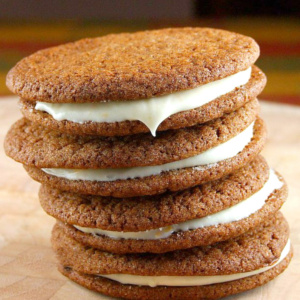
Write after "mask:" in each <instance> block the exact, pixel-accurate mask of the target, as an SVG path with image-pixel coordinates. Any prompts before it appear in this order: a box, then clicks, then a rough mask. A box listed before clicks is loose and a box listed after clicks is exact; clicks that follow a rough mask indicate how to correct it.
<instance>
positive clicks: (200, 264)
mask: <svg viewBox="0 0 300 300" xmlns="http://www.w3.org/2000/svg"><path fill="white" fill-rule="evenodd" d="M288 235H289V229H288V225H287V222H286V221H285V219H284V218H283V216H282V214H281V213H277V214H276V216H274V217H272V218H271V219H269V220H268V221H267V222H266V223H265V224H263V225H261V226H259V227H257V228H255V229H253V230H252V231H249V232H247V233H245V234H243V235H241V236H239V237H237V238H234V239H231V240H227V241H225V242H222V243H216V244H214V245H212V246H203V247H195V248H191V249H188V250H178V251H174V252H169V253H165V254H151V253H147V254H124V255H117V254H112V253H108V252H102V251H99V250H96V249H93V248H88V247H85V246H83V245H81V244H80V243H78V242H76V241H74V240H73V239H71V238H69V237H68V236H67V235H65V233H64V231H63V230H62V229H61V227H60V226H59V225H56V226H55V227H54V229H53V232H52V245H53V248H54V250H55V252H56V255H57V258H58V260H59V264H60V267H59V270H60V271H61V272H62V273H63V274H65V275H66V276H68V277H70V278H71V279H72V280H74V281H76V282H78V283H79V284H82V285H84V286H86V287H88V288H90V289H93V290H96V291H98V292H101V293H105V294H107V295H110V296H114V297H122V298H128V299H217V298H220V297H223V296H227V295H230V294H234V293H238V292H241V291H244V290H248V289H251V288H255V287H256V286H259V285H261V284H264V283H266V282H268V281H269V280H271V279H273V278H274V277H276V276H277V275H279V274H280V273H281V272H282V271H283V270H284V269H285V268H286V267H287V265H288V263H289V261H290V259H291V257H292V250H290V252H289V254H288V255H287V256H286V257H285V259H283V260H282V262H281V263H279V264H277V265H276V266H275V267H273V268H271V269H269V270H268V271H266V272H263V273H260V274H258V275H254V276H251V277H245V278H244V279H238V280H235V281H229V282H227V283H217V284H213V285H205V286H194V287H191V286H190V287H176V286H175V287H170V286H161V287H160V286H157V287H149V286H143V285H132V284H126V285H125V284H120V283H119V282H117V281H115V280H109V279H105V278H103V277H102V276H101V275H105V274H130V275H137V276H138V277H142V276H182V277H183V279H184V276H219V275H230V274H238V273H244V272H251V271H254V270H258V269H260V268H263V267H268V266H271V265H272V264H274V262H276V261H277V260H278V259H279V257H280V255H281V253H282V251H283V249H284V248H285V245H287V242H288ZM95 275H98V276H95Z"/></svg>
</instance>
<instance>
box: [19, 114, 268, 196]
mask: <svg viewBox="0 0 300 300" xmlns="http://www.w3.org/2000/svg"><path fill="white" fill-rule="evenodd" d="M265 140H266V127H265V124H264V122H263V121H262V120H261V119H259V118H258V119H257V120H256V122H255V126H254V136H253V138H252V140H251V142H250V143H249V144H248V145H247V146H246V147H245V148H244V149H243V150H242V151H241V152H239V153H238V154H237V155H236V156H234V157H232V158H229V159H226V160H223V161H221V162H218V163H216V164H213V165H209V166H201V167H192V168H184V169H179V170H172V171H167V172H163V173H161V174H158V175H152V176H148V177H144V178H134V179H126V180H116V181H110V182H103V181H102V182H101V181H87V180H69V179H65V178H60V177H56V176H53V175H50V174H47V173H45V172H43V171H42V170H41V169H39V168H36V167H31V166H26V165H24V168H25V169H26V171H27V172H28V174H29V175H30V176H31V177H32V178H33V179H35V180H37V181H39V182H41V183H45V184H47V185H49V186H52V187H54V188H57V189H60V190H64V191H70V192H75V193H80V194H92V195H102V196H113V197H135V196H141V195H154V194H161V193H164V192H166V191H178V190H184V189H187V188H189V187H192V186H196V185H199V184H202V183H205V182H207V181H211V180H216V179H219V178H221V177H222V176H225V175H226V174H229V173H231V172H233V171H234V170H237V169H239V168H241V167H243V166H244V165H246V164H247V163H249V162H250V161H252V160H253V159H254V158H255V157H256V156H257V155H258V153H259V152H260V151H261V150H262V148H263V145H264V143H265Z"/></svg>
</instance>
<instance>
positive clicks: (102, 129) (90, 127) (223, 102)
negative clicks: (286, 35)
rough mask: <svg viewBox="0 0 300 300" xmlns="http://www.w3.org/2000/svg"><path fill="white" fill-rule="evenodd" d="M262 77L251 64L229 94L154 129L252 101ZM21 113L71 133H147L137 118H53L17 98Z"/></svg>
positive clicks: (193, 122) (197, 119)
mask: <svg viewBox="0 0 300 300" xmlns="http://www.w3.org/2000/svg"><path fill="white" fill-rule="evenodd" d="M265 84H266V77H265V75H264V74H263V72H262V71H261V70H259V68H257V67H255V66H253V69H252V76H251V78H250V80H249V82H248V83H247V84H245V85H243V86H241V87H239V88H237V89H235V90H233V91H232V92H230V93H227V94H225V95H223V96H221V97H219V98H217V99H215V100H214V101H212V102H209V103H207V104H205V105H203V106H201V107H199V108H196V109H192V110H188V111H183V112H179V113H177V114H174V115H172V116H170V117H169V118H167V119H166V120H165V121H163V122H162V124H161V125H160V126H159V127H158V131H163V130H168V129H177V128H183V127H190V126H194V125H196V124H201V123H204V122H207V121H209V120H212V119H215V118H219V117H221V116H222V115H223V114H225V113H229V112H232V111H234V110H236V109H238V108H240V107H241V106H242V105H244V104H245V103H247V102H248V101H251V100H253V99H254V98H255V97H256V96H257V95H258V94H259V93H260V92H261V91H262V89H263V88H264V86H265ZM20 108H21V111H22V113H23V115H24V116H25V117H26V118H27V119H29V120H31V121H33V122H35V123H38V124H41V125H43V126H44V127H47V128H51V129H53V130H57V131H61V132H68V133H73V134H94V135H102V136H116V135H118V136H123V135H129V134H136V133H141V132H149V129H148V127H147V126H145V125H144V124H143V123H142V122H140V121H123V122H115V123H97V122H85V123H82V124H78V123H75V122H71V121H67V120H64V121H57V120H55V119H53V117H52V116H51V115H50V114H48V113H46V112H42V111H39V110H35V109H34V108H35V102H33V101H28V100H27V101H26V100H22V99H21V100H20Z"/></svg>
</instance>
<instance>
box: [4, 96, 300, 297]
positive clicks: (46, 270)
mask: <svg viewBox="0 0 300 300" xmlns="http://www.w3.org/2000/svg"><path fill="white" fill-rule="evenodd" d="M261 107H262V109H261V116H262V117H263V119H264V120H265V121H266V123H267V126H268V132H269V138H268V141H267V144H266V146H265V148H264V150H263V155H264V156H265V157H266V158H267V160H268V162H269V164H270V165H271V166H272V167H273V168H275V169H276V170H278V171H279V172H280V173H281V174H282V175H283V176H284V177H285V179H286V181H287V183H288V185H289V198H288V201H287V203H286V204H285V205H284V207H283V209H282V211H283V213H284V214H285V216H286V218H287V219H288V221H289V224H290V228H291V240H292V243H293V247H294V258H293V260H292V262H291V265H290V267H289V268H288V269H287V270H286V271H285V272H284V273H283V274H282V275H280V276H279V277H278V278H276V279H275V280H273V281H272V282H270V283H268V284H267V285H265V286H263V287H260V288H257V289H255V290H253V291H249V292H246V293H243V294H241V295H236V296H231V297H228V298H227V300H237V299H243V300H254V299H255V300H271V299H272V300H277V299H278V300H281V299H286V300H295V299H300V201H299V195H300V184H299V181H300V155H299V151H300V107H296V106H291V105H284V104H275V103H267V102H263V101H261ZM20 117H21V113H20V112H19V110H18V106H17V98H16V97H6V98H2V99H1V100H0V144H1V145H3V139H4V136H5V134H6V132H7V130H8V128H9V127H10V125H11V124H12V123H13V122H14V121H16V120H17V119H18V118H20ZM0 171H1V176H0V299H15V300H17V299H22V300H27V299H28V300H29V299H30V300H32V299H39V300H43V299H52V300H68V299H85V300H93V299H97V300H102V299H109V298H107V297H104V296H102V295H100V294H96V293H94V292H91V291H89V290H87V289H85V288H82V287H81V286H79V285H77V284H75V283H73V282H71V281H70V280H68V279H67V278H65V277H64V276H62V275H61V274H60V273H59V272H58V271H57V270H56V261H55V257H54V254H53V252H52V250H51V246H50V232H51V228H52V226H53V224H54V222H55V221H54V219H53V218H51V217H50V216H48V215H46V213H45V212H44V211H43V210H42V208H41V207H40V205H39V201H38V196H37V192H38V188H39V184H38V183H37V182H34V181H33V180H32V179H30V178H29V176H28V175H27V174H26V172H25V170H24V169H23V168H22V165H20V164H18V163H16V162H14V161H13V160H11V159H9V158H7V157H6V156H5V154H4V151H3V147H0Z"/></svg>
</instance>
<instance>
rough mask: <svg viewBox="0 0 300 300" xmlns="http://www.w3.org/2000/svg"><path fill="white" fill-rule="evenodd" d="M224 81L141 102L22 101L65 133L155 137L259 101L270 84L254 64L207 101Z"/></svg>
mask: <svg viewBox="0 0 300 300" xmlns="http://www.w3.org/2000/svg"><path fill="white" fill-rule="evenodd" d="M238 75H239V76H240V74H239V73H238V74H236V75H231V76H238ZM231 76H230V77H231ZM236 78H237V79H238V80H241V79H240V78H239V77H236ZM242 79H243V78H242ZM222 80H223V81H224V80H226V81H228V80H229V78H225V79H221V80H218V81H217V82H212V83H208V84H205V85H203V86H200V87H197V88H195V89H193V90H188V91H183V92H175V93H174V94H170V95H166V96H161V97H157V98H153V99H145V100H139V101H123V102H120V101H119V102H101V103H79V104H73V103H65V104H61V103H56V104H55V103H46V102H33V101H28V100H23V99H21V100H20V103H19V104H20V109H21V111H22V113H23V115H24V116H25V117H26V118H27V119H29V120H31V121H33V122H35V123H38V124H41V125H43V126H45V127H47V128H51V129H53V130H57V131H61V132H67V133H71V134H80V135H86V134H90V135H101V136H116V135H118V136H123V135H130V134H136V133H141V132H148V131H149V130H150V131H151V132H152V134H153V135H155V134H156V131H163V130H169V129H178V128H183V127H189V126H194V125H196V124H201V123H205V122H207V121H210V120H212V119H215V118H219V117H221V116H222V115H223V114H225V113H229V112H232V111H234V110H236V109H238V108H240V107H241V106H243V105H244V104H245V103H246V102H248V101H251V100H253V99H255V98H256V97H257V95H258V94H260V92H261V91H262V90H263V88H264V86H265V84H266V77H265V75H264V74H263V72H262V71H261V70H260V69H259V68H257V67H256V66H253V67H252V72H251V77H250V79H249V81H248V82H247V83H246V84H244V85H241V86H239V87H235V86H236V85H237V84H238V83H237V84H235V85H234V87H235V88H233V90H232V91H230V92H229V93H227V94H225V95H222V96H219V97H217V98H216V99H213V100H211V101H208V100H209V99H212V98H213V97H214V96H215V95H211V93H217V95H219V94H221V91H220V88H219V85H221V84H222V85H223V84H224V85H225V88H226V90H225V91H227V90H228V86H226V82H225V83H222ZM244 81H245V80H244ZM231 87H232V86H231ZM229 88H230V85H229ZM171 97H172V99H170V98H171ZM161 98H163V99H165V100H162V99H161ZM183 100H184V101H183ZM191 107H192V109H190V108H191ZM195 107H196V108H195ZM177 111H179V112H177ZM173 113H174V114H173ZM136 119H140V120H141V121H137V120H136ZM112 120H113V121H118V122H113V121H112ZM129 120H131V121H129ZM147 126H148V127H147Z"/></svg>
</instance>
